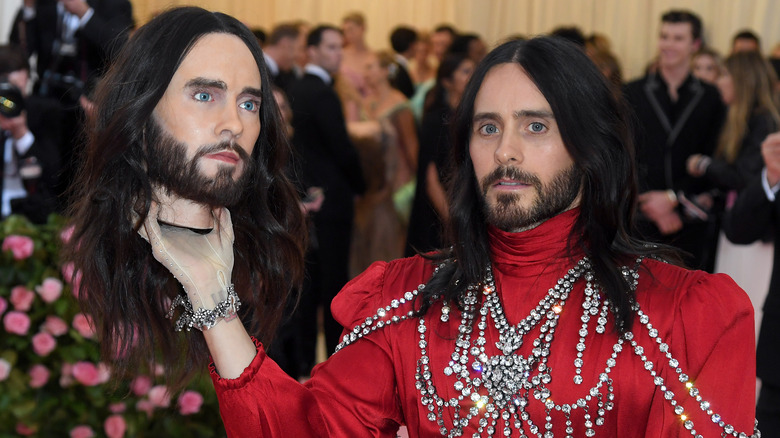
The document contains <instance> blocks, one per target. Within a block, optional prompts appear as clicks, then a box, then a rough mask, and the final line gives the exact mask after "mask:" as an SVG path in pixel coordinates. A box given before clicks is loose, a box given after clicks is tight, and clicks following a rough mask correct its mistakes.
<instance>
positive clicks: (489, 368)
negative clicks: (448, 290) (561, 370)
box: [336, 258, 760, 438]
mask: <svg viewBox="0 0 780 438" xmlns="http://www.w3.org/2000/svg"><path fill="white" fill-rule="evenodd" d="M640 263H641V259H639V260H637V266H639V264H640ZM437 271H438V268H437ZM622 273H623V275H624V277H625V278H626V279H627V280H629V281H630V284H631V285H632V289H633V290H635V289H636V285H637V282H638V278H639V275H638V272H637V270H636V269H634V270H632V269H629V268H627V267H623V268H622ZM434 275H435V272H434ZM580 278H584V279H585V281H586V285H585V292H584V293H585V299H584V301H583V304H582V315H581V317H580V320H581V321H582V326H581V328H580V330H579V333H578V334H579V342H578V343H577V344H576V346H575V351H576V354H575V355H574V357H575V359H574V361H573V362H574V366H575V376H574V379H573V384H574V385H575V387H579V386H580V385H582V384H583V377H582V375H581V373H582V366H583V364H584V360H583V355H584V352H585V348H586V338H587V337H588V336H589V335H593V336H595V335H596V334H599V335H601V334H604V333H605V331H606V328H605V326H606V324H607V317H608V315H609V301H608V300H607V299H605V298H603V297H602V296H601V294H600V293H599V290H600V289H599V286H598V284H597V283H596V282H595V278H594V275H593V271H592V270H591V265H590V262H589V261H588V259H587V258H583V259H582V260H581V261H580V262H578V263H577V264H576V265H575V266H574V268H572V269H570V270H569V271H568V272H567V273H566V274H565V275H564V276H563V277H562V278H560V279H559V280H558V281H557V283H556V284H555V285H554V286H553V287H551V288H550V289H549V290H548V293H547V295H545V296H544V297H543V298H542V299H541V300H540V301H539V303H538V304H537V306H536V307H535V308H533V309H532V310H531V312H530V313H529V315H528V316H527V317H525V318H524V319H523V320H521V321H520V322H519V323H518V324H516V325H511V324H509V323H508V321H507V319H506V315H505V313H504V309H503V305H502V303H501V300H500V298H499V296H498V294H497V293H496V287H495V283H494V280H493V275H492V270H491V268H490V266H488V267H487V268H486V274H485V281H484V283H481V284H472V285H469V286H468V288H467V292H466V296H465V298H464V311H463V312H462V315H461V320H460V324H459V326H458V337H457V339H456V341H455V345H454V350H453V353H452V355H451V360H450V361H449V363H447V364H446V365H445V366H444V367H443V369H442V372H443V374H444V375H445V376H447V378H448V380H450V381H451V380H452V379H454V383H453V384H452V385H453V388H454V390H455V393H456V394H457V396H456V397H452V398H450V399H445V398H443V397H441V396H440V395H439V392H438V390H437V388H436V385H435V384H434V380H433V376H434V372H436V371H437V370H436V369H432V365H433V364H431V359H430V357H429V356H428V340H427V336H426V333H427V330H428V329H427V326H426V320H425V317H420V318H419V321H418V325H417V332H418V334H419V341H418V346H419V348H420V359H419V360H418V362H417V370H416V374H415V386H416V389H417V390H418V392H419V394H420V403H421V404H422V405H423V406H424V407H425V408H426V409H427V411H428V414H427V418H428V420H429V421H431V422H434V423H436V424H437V426H438V427H439V432H440V433H441V435H442V436H447V437H460V436H462V435H463V433H464V429H465V428H466V427H467V426H469V425H471V426H472V427H473V426H477V430H476V432H473V434H472V437H474V438H477V437H482V436H495V435H498V436H507V437H508V436H511V435H513V434H514V435H517V434H519V435H520V436H521V437H528V436H536V437H539V438H553V437H554V436H555V435H554V433H553V429H554V424H553V417H552V414H553V412H560V413H563V415H564V418H565V433H566V435H565V436H566V437H567V438H568V437H573V436H574V435H575V433H576V434H577V435H582V434H584V435H585V436H588V437H593V436H595V435H596V431H597V429H596V428H597V426H601V425H603V424H604V423H605V418H604V416H605V414H606V412H607V411H611V410H612V409H613V408H614V398H615V395H614V387H613V384H614V382H613V380H612V378H611V377H610V373H611V371H612V370H613V368H614V367H615V366H616V365H617V359H618V357H619V356H620V354H621V353H622V352H623V351H624V346H625V344H627V343H628V345H630V347H631V348H632V349H633V351H634V353H635V355H636V356H638V357H639V359H640V360H641V361H642V362H643V364H644V368H645V369H646V370H647V371H648V372H649V374H650V376H651V377H652V379H653V384H654V385H656V386H657V387H658V388H659V389H660V390H661V392H662V393H663V396H664V399H665V400H667V401H668V402H669V404H670V405H671V407H672V408H673V409H674V412H675V414H676V415H677V416H679V417H680V419H681V423H682V424H683V427H685V429H686V430H688V431H689V432H690V433H691V435H692V436H694V437H697V438H698V437H701V435H699V434H697V432H696V429H695V427H694V423H693V421H692V420H690V419H689V417H688V416H687V415H686V413H685V412H684V409H683V407H682V406H681V405H680V404H679V403H678V401H677V399H676V396H675V394H674V393H673V392H672V391H671V390H670V389H669V388H667V386H666V382H665V381H664V379H663V377H661V376H660V375H659V373H658V372H657V371H656V367H655V365H654V364H653V363H652V361H650V360H649V359H648V358H647V356H645V355H644V347H642V346H640V345H639V344H638V343H637V342H636V341H635V340H634V335H633V333H632V332H626V333H624V334H623V335H621V336H620V337H618V339H617V340H616V342H615V344H614V345H613V347H612V354H611V355H610V357H609V358H607V359H606V361H605V364H604V369H603V371H602V372H601V373H600V374H599V376H598V378H597V380H596V382H594V383H592V384H591V385H589V387H588V388H587V389H583V393H582V394H583V395H582V396H581V397H579V398H577V399H576V400H572V401H571V402H569V403H558V402H556V401H555V399H554V398H553V394H552V393H551V391H550V389H549V388H548V387H547V385H548V384H549V383H550V382H551V381H552V379H553V376H552V372H551V371H552V370H551V368H550V367H549V366H548V364H547V362H548V358H549V355H550V346H551V344H552V342H553V340H554V336H555V329H556V327H557V325H558V319H559V317H560V314H561V311H562V310H563V308H564V306H565V305H566V301H567V299H568V298H569V295H570V293H571V291H572V290H573V288H574V284H575V282H576V281H577V280H578V279H580ZM424 287H425V285H422V284H421V285H420V286H418V288H417V290H415V291H410V292H406V293H405V294H404V297H403V298H401V299H398V300H392V301H391V303H390V305H388V306H385V307H383V308H380V309H378V310H377V313H376V314H375V315H374V316H372V317H369V318H366V320H365V321H364V322H363V323H362V324H360V325H359V326H357V327H355V328H354V329H353V330H352V331H351V332H350V333H348V334H347V335H345V336H344V340H343V342H342V343H341V344H339V346H338V347H337V348H336V351H339V350H340V349H341V348H343V347H345V346H347V345H349V344H351V343H352V342H355V341H356V340H357V339H360V338H361V337H363V336H366V335H368V334H369V333H371V332H372V331H375V330H377V329H380V328H382V327H385V326H387V325H391V324H398V323H400V322H401V321H404V320H406V319H409V318H410V317H412V316H413V314H414V312H413V310H409V311H408V312H406V313H405V314H402V315H397V314H396V315H393V316H391V317H389V318H386V317H387V316H388V315H390V314H391V313H395V309H398V308H399V307H400V306H401V305H403V304H405V303H406V302H409V301H411V300H412V299H413V298H414V297H415V296H416V295H418V294H419V292H420V291H422V290H423V289H424ZM481 297H484V300H482V303H481V305H480V298H481ZM634 311H635V312H636V313H637V315H638V317H639V322H640V324H641V325H642V326H644V327H646V328H647V330H648V334H649V335H650V337H651V339H653V340H654V341H655V344H656V345H657V348H658V349H659V350H660V351H661V352H662V353H664V355H665V356H666V358H667V359H668V360H669V365H670V366H671V367H672V369H674V370H675V372H676V374H677V375H678V379H679V381H680V382H681V383H683V384H684V385H685V387H686V388H687V390H688V395H689V396H690V397H692V398H694V399H695V400H696V401H697V403H698V404H699V406H700V408H701V410H702V411H704V412H705V413H706V414H707V415H708V416H709V417H710V419H711V420H712V421H713V422H714V423H716V424H718V425H719V426H720V427H721V428H722V429H723V432H724V436H734V437H748V435H747V434H745V433H738V432H737V431H735V430H734V427H733V426H731V425H729V424H727V423H725V421H723V420H722V419H721V417H720V415H718V414H717V413H715V412H714V411H712V410H711V409H710V404H709V402H707V401H706V400H704V399H703V398H702V396H701V395H700V394H699V390H698V389H697V388H696V387H695V386H694V385H693V383H692V382H691V381H690V380H689V378H688V376H687V375H686V374H684V373H683V370H682V369H681V368H679V363H678V361H677V360H676V359H674V358H673V357H672V355H671V353H670V352H669V346H668V345H667V344H666V343H664V342H663V341H662V339H661V338H660V337H659V336H658V331H657V330H656V329H654V328H653V326H652V324H650V321H649V318H648V317H647V315H646V314H644V313H643V312H642V311H641V310H640V308H639V305H638V304H635V305H634ZM449 317H450V307H449V305H448V304H447V303H446V302H445V303H444V304H443V306H442V309H441V315H440V319H441V321H443V322H447V321H449ZM592 321H595V322H596V326H595V328H594V329H593V330H594V331H595V334H593V333H592V332H591V322H592ZM491 325H492V326H494V327H495V328H496V330H497V332H498V334H499V341H498V342H496V344H495V345H496V348H497V349H498V350H499V351H500V353H499V354H495V355H489V354H488V353H487V351H486V348H485V347H486V345H487V339H486V335H485V332H486V330H487V329H488V327H489V326H491ZM537 327H538V328H539V334H538V335H535V336H534V337H533V339H532V340H531V339H525V338H526V337H528V338H530V337H531V336H530V332H532V331H533V330H534V329H536V328H537ZM475 329H476V330H475ZM524 342H531V343H532V347H533V348H532V349H531V352H530V354H527V355H521V354H518V352H517V350H518V349H520V347H521V346H522V345H523V343H524ZM626 350H627V349H626ZM531 403H539V404H541V405H542V407H543V410H544V412H545V416H544V418H543V421H541V419H532V418H531V415H530V414H529V412H528V410H527V409H526V408H527V407H528V406H529V405H530V404H531ZM445 415H446V416H447V419H448V420H449V421H447V422H445ZM574 415H581V416H582V418H583V421H582V424H584V427H585V430H584V431H575V429H574V427H573V422H572V417H573V416H574ZM537 421H538V422H537ZM448 423H449V425H451V426H450V427H449V428H448V427H447V425H448ZM752 436H756V437H760V432H758V430H757V429H754V434H753V435H752Z"/></svg>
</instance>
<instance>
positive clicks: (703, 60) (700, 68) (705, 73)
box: [691, 47, 722, 85]
mask: <svg viewBox="0 0 780 438" xmlns="http://www.w3.org/2000/svg"><path fill="white" fill-rule="evenodd" d="M721 62H722V61H721V58H720V55H719V54H718V52H717V51H715V49H711V48H709V47H702V48H701V49H699V51H697V52H696V53H694V54H693V59H692V60H691V71H692V72H693V76H695V77H697V78H699V79H701V80H702V81H704V82H706V83H708V84H711V85H715V84H716V83H717V81H718V78H719V77H720V73H721V71H720V68H721Z"/></svg>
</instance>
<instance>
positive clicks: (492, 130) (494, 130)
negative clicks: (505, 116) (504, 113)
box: [479, 124, 498, 135]
mask: <svg viewBox="0 0 780 438" xmlns="http://www.w3.org/2000/svg"><path fill="white" fill-rule="evenodd" d="M479 131H480V132H481V133H482V134H484V135H493V134H498V127H496V125H493V124H487V125H482V126H481V127H480V128H479Z"/></svg>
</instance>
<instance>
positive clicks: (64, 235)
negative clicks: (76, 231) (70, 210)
mask: <svg viewBox="0 0 780 438" xmlns="http://www.w3.org/2000/svg"><path fill="white" fill-rule="evenodd" d="M73 228H74V227H73V225H71V226H69V227H67V228H65V229H64V230H62V231H60V240H62V241H63V242H65V243H68V242H70V238H71V237H73Z"/></svg>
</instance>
